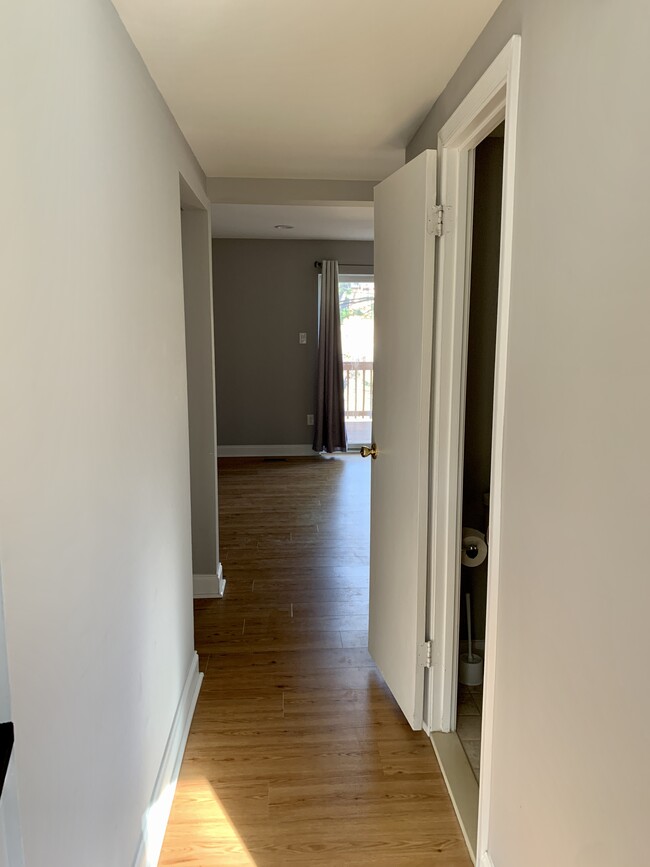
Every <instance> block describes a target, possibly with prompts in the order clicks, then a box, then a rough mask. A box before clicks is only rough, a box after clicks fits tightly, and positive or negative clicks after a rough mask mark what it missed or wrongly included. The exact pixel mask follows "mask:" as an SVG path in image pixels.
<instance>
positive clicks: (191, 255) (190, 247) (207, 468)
mask: <svg viewBox="0 0 650 867" xmlns="http://www.w3.org/2000/svg"><path fill="white" fill-rule="evenodd" d="M179 184H180V207H181V214H180V217H181V258H182V267H183V307H184V313H185V353H186V365H187V413H188V429H189V446H190V454H189V458H190V461H189V463H190V503H191V528H192V573H193V593H194V598H212V597H221V596H223V592H224V587H225V581H224V577H223V570H222V568H221V564H220V562H219V529H218V506H217V417H216V391H215V364H214V331H213V307H212V258H211V249H210V244H211V238H210V219H209V215H208V212H207V209H206V207H205V205H204V204H203V203H202V202H201V200H200V199H199V198H198V197H197V196H196V194H195V193H194V192H193V191H192V189H191V188H190V186H189V184H188V183H187V182H186V181H185V179H184V178H183V177H180V179H179Z"/></svg>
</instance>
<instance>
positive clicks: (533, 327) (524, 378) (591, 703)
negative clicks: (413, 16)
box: [407, 0, 650, 867]
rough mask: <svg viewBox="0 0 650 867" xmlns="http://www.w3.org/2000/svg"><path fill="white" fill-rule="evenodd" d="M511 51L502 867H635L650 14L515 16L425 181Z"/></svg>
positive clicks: (495, 758) (505, 10) (472, 60)
mask: <svg viewBox="0 0 650 867" xmlns="http://www.w3.org/2000/svg"><path fill="white" fill-rule="evenodd" d="M513 33H521V35H522V47H521V89H520V103H519V119H518V137H517V148H518V150H517V173H516V189H515V214H514V256H513V271H512V302H511V310H510V328H509V336H508V363H507V385H506V418H505V451H504V456H503V458H504V479H503V523H502V558H501V567H500V574H499V603H498V621H497V622H498V640H497V646H496V648H495V650H496V665H497V669H496V693H495V716H494V746H493V753H492V783H491V811H490V828H489V849H490V854H491V857H492V862H493V863H494V864H495V865H497V867H522V865H525V867H546V865H549V864H553V865H554V867H576V865H589V867H612V865H617V867H633V865H637V864H642V863H645V862H646V861H647V858H648V855H647V839H646V838H647V835H646V833H645V828H646V826H647V813H648V779H650V749H648V720H649V719H650V694H649V692H648V689H647V686H646V684H647V674H646V672H645V668H644V665H643V660H644V659H645V658H646V656H647V622H648V610H649V609H650V575H649V570H648V564H647V562H646V561H645V559H644V556H643V546H641V547H639V544H638V540H640V539H646V538H647V535H648V516H649V515H650V444H649V443H650V436H649V431H650V400H649V399H648V394H649V387H648V374H649V371H650V340H648V322H650V291H649V288H648V286H649V267H648V237H649V236H650V212H649V210H648V193H649V192H650V164H649V162H648V141H650V110H649V109H648V82H649V81H650V53H649V52H648V39H649V37H650V7H649V6H648V3H647V0H623V2H616V3H614V2H611V0H607V2H604V0H601V2H593V0H568V2H567V0H550V2H539V0H504V2H503V3H502V5H501V6H500V7H499V9H498V10H497V12H496V14H495V15H494V17H493V19H492V21H491V22H490V23H489V25H488V26H487V27H486V29H485V30H484V32H483V33H482V34H481V36H480V37H479V39H478V40H477V42H476V44H475V45H474V47H473V48H472V49H471V51H470V52H469V54H468V55H467V57H466V59H465V60H464V61H463V63H462V64H461V66H460V68H459V70H458V72H457V73H456V74H455V75H454V77H453V78H452V79H451V81H450V83H449V85H448V87H447V88H446V90H445V91H444V93H443V94H442V96H441V97H440V98H439V99H438V101H437V102H436V104H435V105H434V107H433V109H432V110H431V112H430V114H429V116H428V118H427V119H426V121H425V123H424V124H423V125H422V128H421V129H420V130H419V132H418V133H417V134H416V135H415V137H414V138H413V140H412V142H411V143H410V145H409V147H408V151H407V154H408V158H409V159H412V158H413V157H414V156H415V155H416V154H417V153H419V152H420V151H421V150H422V149H423V148H426V147H432V148H435V147H436V143H437V142H436V138H437V132H438V130H439V128H440V127H441V125H442V124H443V123H444V122H445V121H446V120H447V118H448V117H449V116H450V114H451V112H452V111H453V110H454V109H455V108H456V106H457V105H458V104H459V102H460V101H461V99H462V98H463V97H464V96H465V95H466V94H467V92H468V91H469V89H470V88H471V86H472V85H473V84H474V83H475V82H476V81H477V79H478V78H479V77H480V75H481V74H482V73H483V71H484V70H485V69H486V67H487V66H488V65H489V64H490V62H491V61H492V60H493V59H494V57H495V56H496V54H497V53H498V52H499V51H500V50H501V48H502V47H503V46H504V44H505V43H506V42H507V40H508V39H509V38H510V36H511V35H512V34H513ZM603 125H605V126H606V128H607V131H608V133H607V136H606V139H607V140H606V141H605V142H604V141H603V140H602V136H601V135H600V134H599V133H600V131H601V130H602V128H603ZM494 613H495V614H496V613H497V612H496V611H495V612H494Z"/></svg>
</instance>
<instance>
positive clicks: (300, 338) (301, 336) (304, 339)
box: [298, 331, 307, 343]
mask: <svg viewBox="0 0 650 867" xmlns="http://www.w3.org/2000/svg"><path fill="white" fill-rule="evenodd" d="M298 343H307V332H306V331H300V332H298Z"/></svg>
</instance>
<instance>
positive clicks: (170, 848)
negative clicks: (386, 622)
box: [160, 456, 471, 867]
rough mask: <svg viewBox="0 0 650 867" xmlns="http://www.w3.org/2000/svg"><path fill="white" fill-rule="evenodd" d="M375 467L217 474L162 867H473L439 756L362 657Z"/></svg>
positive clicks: (321, 465)
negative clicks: (218, 573) (189, 707)
mask: <svg viewBox="0 0 650 867" xmlns="http://www.w3.org/2000/svg"><path fill="white" fill-rule="evenodd" d="M369 463H370V462H369V461H368V462H366V461H363V460H362V459H361V458H359V457H358V456H347V457H339V458H333V459H325V458H313V459H311V458H307V459H292V460H280V461H275V460H273V461H269V460H266V461H265V460H263V459H261V458H260V459H244V458H230V459H223V460H220V461H219V474H220V475H219V496H220V533H221V556H222V562H223V566H224V574H225V576H226V578H227V581H228V584H227V588H226V595H225V598H224V599H223V600H200V601H198V602H197V603H196V610H195V613H196V618H195V623H196V627H195V628H196V647H197V650H198V651H199V655H200V659H201V667H202V669H203V671H204V672H205V679H204V682H203V688H202V690H201V694H200V696H199V701H198V705H197V708H196V714H195V716H194V721H193V724H192V729H191V732H190V736H189V741H188V745H187V750H186V752H185V758H184V761H183V766H182V769H181V775H180V780H179V784H178V788H177V791H176V797H175V800H174V805H173V808H172V813H171V817H170V821H169V825H168V829H167V834H166V837H165V843H164V847H163V854H162V857H161V860H160V864H161V867H171V865H191V867H213V865H215V867H216V865H220V867H221V865H224V867H239V865H248V867H253V865H257V867H267V865H268V867H280V865H287V864H292V865H309V864H314V865H328V864H337V865H338V864H355V865H371V864H372V865H394V867H400V865H404V867H406V865H409V867H424V865H444V867H469V865H470V863H471V862H470V859H469V856H468V855H467V850H466V848H465V844H464V842H463V839H462V835H461V832H460V828H459V826H458V823H457V821H456V818H455V815H454V812H453V809H452V806H451V802H450V800H449V796H448V794H447V790H446V788H445V784H444V781H443V779H442V776H441V774H440V770H439V768H438V765H437V763H436V759H435V756H434V753H433V749H432V747H431V744H430V742H429V740H428V738H427V737H426V736H425V735H424V734H423V733H422V732H412V731H411V730H410V728H409V726H408V724H407V723H406V722H405V720H404V718H403V716H402V714H401V712H400V711H399V709H398V707H397V705H396V703H395V701H394V700H393V698H392V696H391V694H390V693H389V691H388V689H387V688H386V686H385V684H384V683H383V680H382V678H381V676H380V675H379V674H378V672H377V670H376V669H375V667H374V665H373V662H372V660H371V658H370V656H369V654H368V651H367V649H366V644H367V614H368V540H369V471H370V466H369Z"/></svg>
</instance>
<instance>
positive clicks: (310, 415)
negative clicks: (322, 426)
mask: <svg viewBox="0 0 650 867" xmlns="http://www.w3.org/2000/svg"><path fill="white" fill-rule="evenodd" d="M313 423H314V416H313V415H312V414H311V413H308V415H307V424H313Z"/></svg>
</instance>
